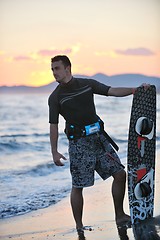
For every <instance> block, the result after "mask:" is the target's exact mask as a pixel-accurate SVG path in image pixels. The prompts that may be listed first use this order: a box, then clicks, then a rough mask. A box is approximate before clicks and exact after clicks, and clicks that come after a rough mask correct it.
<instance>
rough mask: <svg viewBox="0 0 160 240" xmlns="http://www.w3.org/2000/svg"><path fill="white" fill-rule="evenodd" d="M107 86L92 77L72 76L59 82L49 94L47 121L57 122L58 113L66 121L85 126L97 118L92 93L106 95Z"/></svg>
mask: <svg viewBox="0 0 160 240" xmlns="http://www.w3.org/2000/svg"><path fill="white" fill-rule="evenodd" d="M109 88H110V87H109V86H106V85H104V84H102V83H100V82H97V81H96V80H93V79H84V78H72V79H71V80H70V81H69V82H68V83H67V84H59V85H58V86H57V88H56V89H55V90H54V91H53V92H52V94H51V95H50V96H49V100H48V104H49V122H50V123H53V124H57V123H58V122H59V114H61V115H62V116H63V117H64V119H65V120H66V123H69V124H73V125H76V126H85V125H89V124H92V123H95V122H96V121H97V120H98V116H97V114H96V109H95V104H94V99H93V94H99V95H105V96H107V95H108V90H109Z"/></svg>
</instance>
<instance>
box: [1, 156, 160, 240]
mask: <svg viewBox="0 0 160 240" xmlns="http://www.w3.org/2000/svg"><path fill="white" fill-rule="evenodd" d="M156 162H157V164H156V169H157V171H156V190H155V211H154V218H153V219H152V220H150V221H149V222H147V223H144V224H143V226H142V227H141V228H139V229H138V230H137V229H132V228H128V229H126V228H121V229H117V226H116V224H115V221H114V209H113V202H112V196H111V183H112V179H111V178H110V179H108V180H107V181H105V182H103V181H97V183H95V186H94V187H91V188H87V189H85V190H84V196H85V206H84V225H85V226H90V227H91V228H92V231H89V230H88V231H87V230H86V231H85V239H86V240H98V239H101V240H106V239H109V240H116V239H123V240H124V239H138V240H143V239H145V240H147V239H160V205H159V199H160V172H159V169H160V158H157V161H156ZM124 206H125V210H126V213H128V214H129V207H128V196H127V193H126V195H125V202H124ZM74 227H75V224H74V220H73V217H72V212H71V208H70V203H69V196H68V197H67V198H65V199H63V200H62V201H60V202H59V203H57V204H56V205H52V206H50V207H48V208H46V209H41V210H38V211H34V212H31V213H28V214H25V215H21V216H16V217H12V218H7V219H3V220H0V239H3V240H6V239H12V240H30V239H32V240H33V239H34V240H45V239H46V240H51V239H52V240H53V239H54V240H60V239H64V240H76V239H78V236H77V233H76V231H75V228H74ZM146 229H147V230H146ZM143 234H144V236H143ZM149 237H152V238H149ZM83 239H84V238H83Z"/></svg>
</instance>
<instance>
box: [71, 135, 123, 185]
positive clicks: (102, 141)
mask: <svg viewBox="0 0 160 240" xmlns="http://www.w3.org/2000/svg"><path fill="white" fill-rule="evenodd" d="M104 148H105V149H104ZM69 156H70V171H71V175H72V186H73V187H76V188H83V187H89V186H92V185H94V174H95V171H96V172H97V173H98V174H99V175H100V176H101V178H102V179H103V180H106V179H107V178H109V177H110V176H112V175H113V174H115V173H117V172H119V171H121V170H122V169H124V166H123V165H122V164H121V162H120V159H119V157H118V155H117V154H116V152H115V151H114V149H113V148H112V146H111V145H110V144H109V142H108V141H107V139H106V138H105V137H104V136H103V135H102V134H100V135H99V136H97V135H96V134H94V135H90V136H87V137H85V138H80V139H77V140H75V141H74V140H71V141H69Z"/></svg>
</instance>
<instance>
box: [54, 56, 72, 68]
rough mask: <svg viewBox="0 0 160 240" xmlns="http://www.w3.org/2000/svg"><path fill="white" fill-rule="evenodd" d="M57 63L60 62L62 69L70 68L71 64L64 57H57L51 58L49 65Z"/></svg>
mask: <svg viewBox="0 0 160 240" xmlns="http://www.w3.org/2000/svg"><path fill="white" fill-rule="evenodd" d="M58 61H62V63H63V65H64V67H68V66H70V67H71V62H70V60H69V58H68V57H67V56H66V55H57V56H55V57H53V58H51V63H53V62H58Z"/></svg>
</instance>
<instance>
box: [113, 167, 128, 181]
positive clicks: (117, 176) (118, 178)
mask: <svg viewBox="0 0 160 240" xmlns="http://www.w3.org/2000/svg"><path fill="white" fill-rule="evenodd" d="M113 178H114V180H116V181H119V182H125V181H126V172H125V170H121V171H119V172H117V173H115V174H113Z"/></svg>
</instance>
